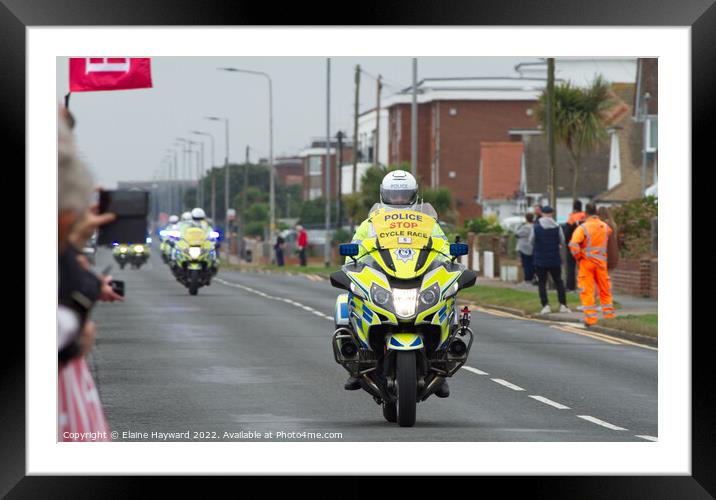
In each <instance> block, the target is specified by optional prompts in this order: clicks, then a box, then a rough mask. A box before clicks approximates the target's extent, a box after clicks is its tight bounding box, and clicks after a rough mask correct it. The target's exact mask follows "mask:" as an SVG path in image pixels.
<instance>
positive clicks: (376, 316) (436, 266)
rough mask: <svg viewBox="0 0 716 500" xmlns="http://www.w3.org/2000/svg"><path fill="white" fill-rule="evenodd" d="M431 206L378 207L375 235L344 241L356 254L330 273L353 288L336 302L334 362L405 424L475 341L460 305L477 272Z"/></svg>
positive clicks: (344, 250) (346, 252) (336, 282)
mask: <svg viewBox="0 0 716 500" xmlns="http://www.w3.org/2000/svg"><path fill="white" fill-rule="evenodd" d="M425 205H427V206H428V207H429V204H425ZM429 208H430V210H429V211H427V210H426V211H417V210H414V209H413V210H403V209H391V208H390V207H385V208H380V209H378V210H376V211H374V212H372V213H371V216H370V221H371V223H372V225H373V227H374V228H375V236H374V237H370V238H367V239H364V240H362V241H361V242H359V243H349V244H342V245H340V247H339V249H340V254H341V255H343V256H346V257H348V258H350V260H349V259H346V264H345V265H343V266H342V268H341V270H339V271H337V272H334V273H333V274H331V285H332V286H334V287H336V288H340V289H343V290H346V292H347V293H343V294H341V295H339V296H338V298H337V299H336V304H335V323H336V330H335V332H334V334H333V337H332V346H333V353H334V358H335V361H336V362H337V363H338V364H340V365H341V366H343V368H345V369H346V370H347V371H348V372H349V373H350V375H351V376H352V377H355V378H357V379H359V381H360V384H361V387H362V388H363V389H364V390H365V391H366V392H368V394H370V395H371V396H372V397H373V399H374V400H375V402H376V403H378V404H379V405H381V406H382V408H383V416H384V418H385V419H386V420H387V421H388V422H397V423H398V424H399V425H400V426H401V427H410V426H413V425H414V424H415V421H416V411H417V403H418V402H421V401H425V400H426V399H427V398H428V397H430V396H431V395H432V394H433V393H435V391H436V390H438V388H439V387H440V386H441V384H442V383H443V382H444V380H445V379H446V378H448V377H451V376H453V375H454V374H455V373H456V372H457V371H458V370H459V369H460V367H461V366H463V365H464V364H465V362H466V361H467V357H468V355H469V353H470V348H471V347H472V342H473V333H472V330H471V329H470V311H469V310H468V309H467V307H465V308H463V309H462V310H459V309H458V307H457V304H456V298H457V293H458V292H459V291H460V290H462V289H464V288H468V287H471V286H473V285H474V284H475V281H476V277H477V275H476V273H475V272H474V271H471V270H468V269H467V268H466V267H465V266H464V265H461V264H459V263H458V262H456V259H457V257H459V256H461V255H466V254H467V252H468V247H467V245H466V244H464V243H453V244H450V243H449V242H448V241H447V240H446V239H444V238H439V237H435V238H434V237H432V236H431V233H432V229H433V225H434V224H437V221H436V219H435V217H434V216H431V215H429V214H428V213H431V214H434V213H435V212H434V209H432V207H429ZM425 212H428V213H425Z"/></svg>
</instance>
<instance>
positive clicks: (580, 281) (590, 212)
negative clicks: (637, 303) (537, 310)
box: [569, 203, 614, 326]
mask: <svg viewBox="0 0 716 500" xmlns="http://www.w3.org/2000/svg"><path fill="white" fill-rule="evenodd" d="M585 212H586V216H587V218H586V220H585V221H584V222H583V223H582V224H581V225H579V227H577V229H575V230H574V234H573V235H572V239H571V240H570V242H569V250H570V252H572V255H573V256H574V259H575V260H576V261H577V266H578V267H579V271H578V273H577V287H578V288H579V299H580V300H581V302H582V309H583V311H584V324H585V325H587V326H590V325H594V324H595V323H596V322H597V305H596V301H595V299H594V295H595V293H594V287H595V285H596V287H597V291H598V292H599V302H600V304H601V306H602V313H603V315H604V318H613V317H614V305H613V303H612V284H611V281H610V279H609V272H608V270H607V242H608V240H609V236H610V235H611V232H612V229H611V228H610V227H609V226H608V225H607V224H606V223H605V222H603V221H602V220H601V219H600V218H599V217H597V207H596V205H594V203H587V205H586V207H585Z"/></svg>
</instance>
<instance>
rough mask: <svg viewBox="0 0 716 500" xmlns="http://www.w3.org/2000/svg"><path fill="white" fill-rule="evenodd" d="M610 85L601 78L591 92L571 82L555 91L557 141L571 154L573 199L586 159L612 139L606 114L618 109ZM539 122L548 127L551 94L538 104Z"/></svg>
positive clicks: (541, 97) (575, 197)
mask: <svg viewBox="0 0 716 500" xmlns="http://www.w3.org/2000/svg"><path fill="white" fill-rule="evenodd" d="M612 96H613V94H612V91H611V88H610V86H609V83H608V82H607V81H606V80H604V78H602V77H601V76H597V77H596V78H595V79H594V81H593V82H592V84H591V85H590V86H589V87H587V88H581V87H576V86H574V85H572V84H571V83H570V82H566V83H562V84H560V85H557V86H556V87H555V88H554V114H555V118H554V137H555V139H556V140H557V141H560V142H562V143H563V144H564V145H565V146H566V147H567V150H568V151H569V154H570V156H571V158H572V163H573V172H574V175H573V177H572V199H573V200H576V199H577V182H578V180H579V173H580V171H581V168H582V158H583V157H584V155H585V154H587V153H589V152H591V151H594V150H595V149H596V148H597V146H599V144H600V143H602V142H603V141H605V140H606V139H607V137H608V134H607V127H606V112H607V111H608V110H609V109H610V108H611V107H612V106H613V105H614V100H613V98H612ZM537 120H538V121H539V122H540V123H541V124H542V127H543V128H544V127H546V126H547V92H546V91H545V92H543V93H542V95H541V96H540V99H539V102H538V104H537Z"/></svg>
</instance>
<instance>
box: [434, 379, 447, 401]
mask: <svg viewBox="0 0 716 500" xmlns="http://www.w3.org/2000/svg"><path fill="white" fill-rule="evenodd" d="M435 395H436V396H437V397H439V398H446V397H448V396H449V395H450V386H449V385H448V383H447V380H443V383H442V384H440V387H438V388H437V389H436V390H435Z"/></svg>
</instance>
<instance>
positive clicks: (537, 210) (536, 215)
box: [534, 203, 542, 222]
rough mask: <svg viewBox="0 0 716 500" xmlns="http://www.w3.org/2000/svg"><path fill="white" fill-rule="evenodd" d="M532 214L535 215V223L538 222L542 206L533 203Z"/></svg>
mask: <svg viewBox="0 0 716 500" xmlns="http://www.w3.org/2000/svg"><path fill="white" fill-rule="evenodd" d="M534 213H535V220H534V221H535V222H537V221H538V220H539V218H540V217H542V205H540V204H539V203H535V206H534Z"/></svg>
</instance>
